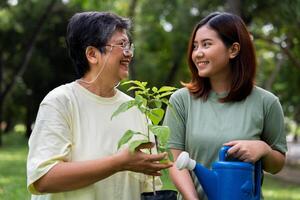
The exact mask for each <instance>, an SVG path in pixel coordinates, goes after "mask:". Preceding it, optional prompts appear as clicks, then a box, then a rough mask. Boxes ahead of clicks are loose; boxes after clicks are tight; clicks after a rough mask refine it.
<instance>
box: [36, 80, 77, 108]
mask: <svg viewBox="0 0 300 200" xmlns="http://www.w3.org/2000/svg"><path fill="white" fill-rule="evenodd" d="M74 87H75V86H74V82H72V83H67V84H64V85H61V86H58V87H56V88H54V89H53V90H51V91H50V92H49V93H48V94H47V95H46V96H45V98H44V99H43V101H42V103H41V104H43V103H50V104H53V103H60V104H62V105H65V104H66V103H67V102H69V101H71V99H72V97H73V96H74V95H73V91H74Z"/></svg>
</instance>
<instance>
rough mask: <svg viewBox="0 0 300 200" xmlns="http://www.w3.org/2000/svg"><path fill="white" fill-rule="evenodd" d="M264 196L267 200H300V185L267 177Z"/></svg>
mask: <svg viewBox="0 0 300 200" xmlns="http://www.w3.org/2000/svg"><path fill="white" fill-rule="evenodd" d="M299 178H300V177H299ZM263 194H264V197H265V199H266V200H300V185H299V184H292V183H289V182H285V181H282V180H279V179H276V178H274V177H270V176H265V180H264V184H263Z"/></svg>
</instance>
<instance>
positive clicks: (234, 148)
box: [227, 145, 240, 157]
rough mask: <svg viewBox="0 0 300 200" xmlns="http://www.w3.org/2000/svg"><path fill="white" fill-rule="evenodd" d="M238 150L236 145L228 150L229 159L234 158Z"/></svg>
mask: <svg viewBox="0 0 300 200" xmlns="http://www.w3.org/2000/svg"><path fill="white" fill-rule="evenodd" d="M239 150H240V147H239V146H238V145H233V146H232V147H230V149H228V151H227V155H228V156H230V157H235V155H236V154H238V151H239Z"/></svg>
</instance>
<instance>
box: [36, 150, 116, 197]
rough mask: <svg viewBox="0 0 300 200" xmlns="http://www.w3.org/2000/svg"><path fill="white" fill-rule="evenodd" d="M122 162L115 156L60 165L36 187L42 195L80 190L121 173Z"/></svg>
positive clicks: (41, 179) (38, 182)
mask: <svg viewBox="0 0 300 200" xmlns="http://www.w3.org/2000/svg"><path fill="white" fill-rule="evenodd" d="M121 162H122V161H121V159H120V158H118V155H115V156H110V157H106V158H103V159H97V160H89V161H80V162H62V163H58V164H57V165H55V166H54V167H53V168H52V169H51V170H50V171H49V172H48V173H47V174H45V175H44V176H43V177H42V178H40V179H39V180H38V181H36V182H35V183H34V186H35V188H36V189H37V190H38V191H39V192H42V193H45V192H46V193H53V192H63V191H69V190H75V189H79V188H82V187H85V186H88V185H90V184H93V183H95V182H97V181H99V180H102V179H105V178H107V177H109V176H111V175H112V174H114V173H116V172H118V171H121V170H122V168H121V165H122V164H121Z"/></svg>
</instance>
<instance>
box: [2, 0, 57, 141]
mask: <svg viewBox="0 0 300 200" xmlns="http://www.w3.org/2000/svg"><path fill="white" fill-rule="evenodd" d="M56 1H57V0H51V1H50V3H49V4H48V5H47V7H46V9H45V10H44V12H43V14H42V15H41V18H40V19H39V20H38V22H37V26H36V27H35V29H34V30H32V31H31V33H32V35H31V37H30V38H29V39H26V40H28V43H27V45H26V46H25V48H24V49H25V51H24V56H23V58H22V59H21V60H22V61H23V62H22V63H20V65H19V66H20V67H19V68H18V69H17V71H16V72H15V73H14V74H15V76H14V77H13V79H12V80H11V81H10V82H9V83H8V84H7V85H5V87H4V85H3V74H2V73H3V67H4V65H5V64H4V63H3V60H2V59H1V61H0V63H1V65H0V89H1V90H0V123H1V122H2V120H3V105H4V101H5V98H6V96H7V94H8V93H9V92H10V91H11V89H12V88H13V86H14V85H15V83H16V81H17V79H18V78H20V77H22V76H23V74H24V72H25V71H26V69H27V67H28V63H29V61H30V59H31V56H32V53H33V49H34V46H35V43H36V40H37V38H38V35H39V34H40V32H41V30H42V27H43V25H44V24H45V22H46V20H47V18H48V17H49V15H50V14H51V12H52V10H53V7H54V5H55V3H56ZM0 53H2V52H0ZM0 58H2V54H1V55H0ZM2 89H3V90H2ZM0 146H2V130H1V129H0Z"/></svg>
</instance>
